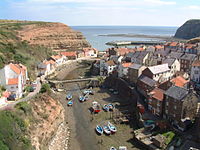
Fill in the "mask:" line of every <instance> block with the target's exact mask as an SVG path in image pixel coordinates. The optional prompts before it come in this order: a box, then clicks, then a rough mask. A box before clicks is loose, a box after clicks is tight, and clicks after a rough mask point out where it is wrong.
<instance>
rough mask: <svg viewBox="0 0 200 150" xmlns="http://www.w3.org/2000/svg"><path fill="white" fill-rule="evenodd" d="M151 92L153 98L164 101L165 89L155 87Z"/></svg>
mask: <svg viewBox="0 0 200 150" xmlns="http://www.w3.org/2000/svg"><path fill="white" fill-rule="evenodd" d="M150 94H152V98H154V99H157V100H160V101H163V99H164V91H163V90H161V89H159V88H155V89H153V90H152V91H151V92H150Z"/></svg>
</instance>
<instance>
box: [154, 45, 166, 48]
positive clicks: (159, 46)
mask: <svg viewBox="0 0 200 150" xmlns="http://www.w3.org/2000/svg"><path fill="white" fill-rule="evenodd" d="M155 48H156V49H163V48H164V46H162V45H156V46H155Z"/></svg>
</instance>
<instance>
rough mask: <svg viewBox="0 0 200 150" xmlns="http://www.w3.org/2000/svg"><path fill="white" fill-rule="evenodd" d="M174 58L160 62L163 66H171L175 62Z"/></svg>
mask: <svg viewBox="0 0 200 150" xmlns="http://www.w3.org/2000/svg"><path fill="white" fill-rule="evenodd" d="M175 60H176V59H175V58H167V59H165V60H163V61H162V63H163V64H168V65H169V66H172V65H173V63H174V62H175Z"/></svg>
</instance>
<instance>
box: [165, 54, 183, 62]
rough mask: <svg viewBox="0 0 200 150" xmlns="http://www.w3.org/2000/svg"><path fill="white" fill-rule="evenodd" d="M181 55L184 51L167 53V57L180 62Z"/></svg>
mask: <svg viewBox="0 0 200 150" xmlns="http://www.w3.org/2000/svg"><path fill="white" fill-rule="evenodd" d="M183 55H184V53H179V52H171V53H170V54H169V55H168V57H169V58H175V59H177V60H178V61H179V62H180V60H181V56H183Z"/></svg>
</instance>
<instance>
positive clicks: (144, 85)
mask: <svg viewBox="0 0 200 150" xmlns="http://www.w3.org/2000/svg"><path fill="white" fill-rule="evenodd" d="M156 86H157V82H156V81H155V80H153V79H151V78H149V77H147V76H144V75H140V77H139V78H138V81H137V88H138V91H139V92H140V93H141V94H142V95H143V96H145V97H146V98H147V97H148V93H149V92H150V91H152V90H153V89H154V88H155V87H156Z"/></svg>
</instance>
